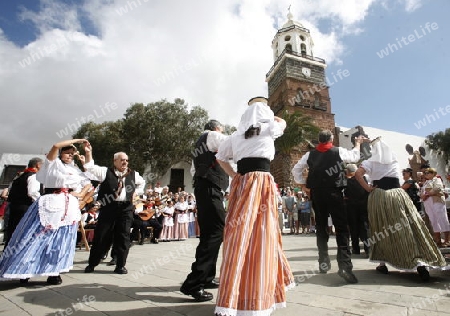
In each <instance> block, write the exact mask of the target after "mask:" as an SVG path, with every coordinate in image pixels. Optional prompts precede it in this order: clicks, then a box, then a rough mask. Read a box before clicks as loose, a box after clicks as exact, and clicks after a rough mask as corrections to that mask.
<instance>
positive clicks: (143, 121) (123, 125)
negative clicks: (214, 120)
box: [73, 99, 208, 184]
mask: <svg viewBox="0 0 450 316" xmlns="http://www.w3.org/2000/svg"><path fill="white" fill-rule="evenodd" d="M207 122H208V112H207V111H206V110H205V109H203V108H201V107H199V106H194V107H192V108H191V109H189V108H188V105H187V104H186V103H185V102H184V100H183V99H175V100H174V102H169V101H167V100H165V99H163V100H161V101H158V102H153V103H149V104H147V105H144V104H142V103H135V104H132V105H131V106H130V107H129V108H128V109H127V110H126V111H125V114H124V118H123V119H120V120H117V121H115V122H104V123H101V124H96V123H94V122H89V123H86V124H83V125H82V126H81V127H80V128H79V130H78V131H77V132H76V133H75V134H74V135H73V137H76V138H86V139H88V140H89V142H90V143H91V144H92V147H93V148H94V153H93V154H94V159H95V163H96V164H98V165H102V166H112V161H113V155H114V153H116V152H119V151H123V152H126V153H127V155H128V158H129V160H130V166H131V167H132V168H133V169H134V170H136V171H138V172H139V173H141V174H142V175H143V176H144V177H145V179H146V181H147V182H148V183H152V184H154V182H155V181H156V179H158V178H161V177H162V176H163V175H164V174H165V173H166V172H167V171H168V170H169V169H170V168H171V166H173V165H174V164H176V163H179V162H181V161H185V162H189V163H190V162H191V159H192V149H193V148H194V142H195V141H196V140H197V139H198V137H199V136H200V135H201V133H202V132H203V128H204V126H205V124H206V123H207Z"/></svg>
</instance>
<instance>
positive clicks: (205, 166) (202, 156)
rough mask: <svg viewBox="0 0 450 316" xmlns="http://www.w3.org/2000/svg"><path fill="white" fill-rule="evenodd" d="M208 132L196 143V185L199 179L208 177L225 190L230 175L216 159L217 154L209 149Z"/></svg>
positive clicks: (207, 178)
mask: <svg viewBox="0 0 450 316" xmlns="http://www.w3.org/2000/svg"><path fill="white" fill-rule="evenodd" d="M207 138H208V133H204V134H203V135H202V136H200V138H199V139H198V140H197V142H196V143H195V150H194V167H195V175H194V186H195V182H196V181H197V180H198V179H206V180H208V181H209V182H211V183H212V184H213V185H215V186H217V187H219V188H220V189H222V190H223V191H225V190H226V189H227V188H228V183H229V180H228V175H227V174H226V172H225V171H223V169H222V167H220V165H219V163H218V162H217V161H216V154H215V153H213V152H212V151H210V150H209V149H208V147H207V146H206V140H207Z"/></svg>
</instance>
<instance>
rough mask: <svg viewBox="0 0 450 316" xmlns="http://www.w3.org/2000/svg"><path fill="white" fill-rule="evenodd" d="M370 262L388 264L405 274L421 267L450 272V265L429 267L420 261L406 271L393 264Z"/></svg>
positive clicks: (378, 261)
mask: <svg viewBox="0 0 450 316" xmlns="http://www.w3.org/2000/svg"><path fill="white" fill-rule="evenodd" d="M369 262H372V263H384V264H386V265H387V266H389V267H391V268H394V269H397V270H400V271H405V272H417V267H421V266H424V267H428V268H429V269H433V270H441V271H445V270H450V265H446V266H430V265H428V264H426V263H423V262H420V261H419V262H418V264H417V265H416V266H415V267H414V268H412V269H405V268H400V267H396V266H395V265H393V264H391V263H389V262H387V261H381V260H369Z"/></svg>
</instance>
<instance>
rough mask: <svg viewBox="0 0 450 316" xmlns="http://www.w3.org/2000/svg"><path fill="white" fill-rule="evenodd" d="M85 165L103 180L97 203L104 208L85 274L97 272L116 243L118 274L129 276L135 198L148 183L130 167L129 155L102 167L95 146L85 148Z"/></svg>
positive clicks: (96, 229) (121, 156)
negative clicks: (96, 155) (127, 267)
mask: <svg viewBox="0 0 450 316" xmlns="http://www.w3.org/2000/svg"><path fill="white" fill-rule="evenodd" d="M85 152H86V162H85V165H84V168H85V169H86V171H89V172H90V173H92V174H93V175H94V176H96V177H97V179H98V180H99V181H100V188H99V190H98V195H97V201H99V202H100V203H101V205H102V207H101V209H100V215H99V217H98V221H97V225H96V227H95V230H94V241H93V245H92V248H91V252H90V254H89V265H88V266H87V267H86V268H85V270H84V272H85V273H90V272H94V269H95V267H96V266H97V265H98V264H99V263H100V261H101V259H102V257H103V256H104V254H105V253H106V252H107V251H108V248H109V246H110V243H111V238H112V240H113V249H114V251H115V259H116V260H115V261H116V268H115V270H114V272H115V273H118V274H126V273H128V271H127V269H126V268H125V264H126V260H127V257H128V251H129V248H130V230H131V225H132V223H133V213H134V209H135V207H134V204H133V199H134V197H135V196H136V195H142V194H143V193H144V188H145V180H144V179H143V178H142V177H141V176H140V175H139V173H138V172H137V171H133V170H131V169H130V168H128V155H127V154H125V153H124V152H118V153H115V154H114V166H113V167H112V168H107V167H100V166H97V165H95V164H94V161H93V159H92V146H91V145H90V144H89V143H87V144H86V145H85Z"/></svg>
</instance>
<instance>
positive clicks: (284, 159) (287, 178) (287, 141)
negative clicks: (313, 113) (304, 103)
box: [275, 110, 320, 186]
mask: <svg viewBox="0 0 450 316" xmlns="http://www.w3.org/2000/svg"><path fill="white" fill-rule="evenodd" d="M282 118H283V119H284V120H285V121H286V129H285V130H284V133H283V135H282V136H281V137H278V138H277V139H276V140H275V152H276V156H277V157H276V159H277V160H281V166H282V168H281V172H282V174H281V179H277V181H278V182H279V183H280V184H281V185H283V186H286V185H289V186H291V184H292V174H291V170H292V158H291V152H292V151H293V150H298V151H300V150H301V146H302V145H308V144H310V140H311V139H312V138H314V137H316V136H317V134H318V132H319V131H320V129H319V128H318V127H317V126H316V125H315V124H314V123H313V120H312V118H311V117H309V116H306V115H304V114H302V113H300V112H297V111H294V112H292V113H290V112H288V111H287V110H286V111H284V112H283V114H282Z"/></svg>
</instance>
